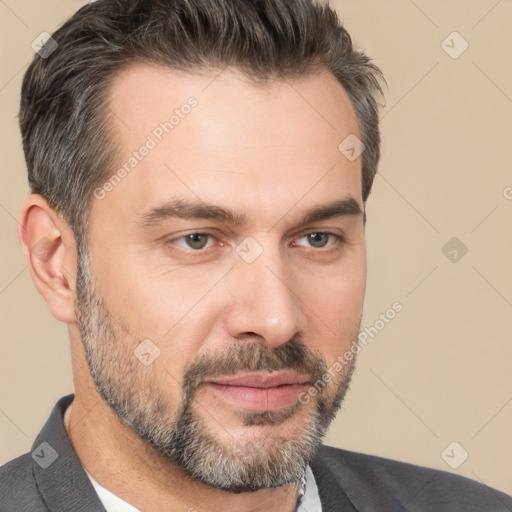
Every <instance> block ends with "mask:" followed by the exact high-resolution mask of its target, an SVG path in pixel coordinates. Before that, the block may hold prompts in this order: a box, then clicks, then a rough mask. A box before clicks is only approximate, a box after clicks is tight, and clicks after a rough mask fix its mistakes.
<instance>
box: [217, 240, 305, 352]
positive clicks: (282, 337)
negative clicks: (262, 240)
mask: <svg viewBox="0 0 512 512" xmlns="http://www.w3.org/2000/svg"><path fill="white" fill-rule="evenodd" d="M256 243H257V242H256ZM256 243H255V241H254V240H246V241H244V242H242V243H241V244H240V246H239V247H238V248H237V253H238V256H239V257H238V258H237V260H236V262H235V266H234V269H233V271H232V272H231V273H230V274H231V276H230V279H231V283H230V286H231V287H232V290H231V291H232V298H233V299H232V303H231V305H230V308H229V310H230V311H229V314H228V317H227V322H228V325H227V328H228V330H229V333H230V335H231V336H233V337H235V338H239V337H241V336H243V335H247V334H248V333H251V334H252V335H254V334H256V335H258V336H259V337H261V338H263V339H264V342H265V344H266V345H269V346H270V345H272V346H277V345H279V344H281V343H285V342H286V341H288V340H289V339H290V338H292V337H293V336H295V335H296V334H297V333H298V332H299V331H300V330H301V325H302V316H301V315H302V313H301V308H300V301H299V299H298V297H297V295H296V294H295V292H294V291H293V290H292V286H291V285H292V283H291V282H290V281H291V275H290V271H289V268H287V266H286V260H283V258H282V255H281V253H280V251H279V249H278V248H273V247H272V246H271V244H270V243H267V244H266V245H265V247H263V246H262V245H260V244H259V243H257V244H258V245H256Z"/></svg>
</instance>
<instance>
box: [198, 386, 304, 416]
mask: <svg viewBox="0 0 512 512" xmlns="http://www.w3.org/2000/svg"><path fill="white" fill-rule="evenodd" d="M207 386H208V388H209V389H210V390H211V391H212V392H213V393H215V394H216V395H217V396H220V397H221V398H223V399H224V400H228V401H229V402H232V403H234V404H236V405H238V406H240V407H242V408H244V409H247V410H249V411H276V410H279V409H282V408H283V407H286V406H290V405H293V404H294V403H296V402H297V400H298V399H299V395H300V394H301V393H302V392H304V391H306V390H307V389H308V384H283V385H282V386H276V387H272V388H251V387H247V386H226V385H224V384H215V383H213V382H209V383H208V385H207Z"/></svg>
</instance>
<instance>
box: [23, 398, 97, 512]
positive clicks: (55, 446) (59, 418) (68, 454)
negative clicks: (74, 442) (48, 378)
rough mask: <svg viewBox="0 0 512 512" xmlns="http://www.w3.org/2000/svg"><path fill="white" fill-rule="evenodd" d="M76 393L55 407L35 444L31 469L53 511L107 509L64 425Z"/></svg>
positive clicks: (77, 511) (40, 490)
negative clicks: (74, 448) (68, 408)
mask: <svg viewBox="0 0 512 512" xmlns="http://www.w3.org/2000/svg"><path fill="white" fill-rule="evenodd" d="M74 396H75V395H74V394H71V395H67V396H64V397H62V398H61V399H60V400H59V401H58V402H57V404H56V405H55V407H54V408H53V410H52V412H51V414H50V417H49V418H48V420H47V421H46V423H45V425H44V427H43V428H42V430H41V432H40V433H39V435H38V436H37V438H36V440H35V442H34V444H33V446H32V459H33V460H32V472H33V475H34V479H35V481H36V484H37V487H38V489H39V493H40V494H41V497H42V499H43V501H44V502H45V504H46V507H47V508H48V510H50V511H52V512H57V511H58V512H68V511H69V512H72V511H73V512H106V510H105V508H104V507H103V505H102V504H101V501H100V499H99V498H98V495H97V494H96V491H95V490H94V487H93V486H92V484H91V481H90V480H89V477H88V476H87V474H86V473H85V471H84V468H83V466H82V464H81V463H80V461H79V459H78V457H77V455H76V453H75V451H74V450H73V447H72V446H71V442H70V440H69V438H68V434H67V432H66V429H65V428H64V420H63V416H64V412H65V410H66V408H67V407H68V405H69V404H70V403H71V402H72V401H73V398H74Z"/></svg>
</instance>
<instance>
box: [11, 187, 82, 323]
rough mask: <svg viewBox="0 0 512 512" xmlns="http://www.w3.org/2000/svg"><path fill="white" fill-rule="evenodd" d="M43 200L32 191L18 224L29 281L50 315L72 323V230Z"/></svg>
mask: <svg viewBox="0 0 512 512" xmlns="http://www.w3.org/2000/svg"><path fill="white" fill-rule="evenodd" d="M66 228H67V224H66V223H65V222H64V221H63V219H62V218H61V217H60V215H59V214H58V213H57V212H55V210H53V209H52V208H50V206H49V205H48V203H47V202H46V200H45V199H44V198H43V197H42V196H40V195H38V194H31V195H30V196H28V197H27V199H26V200H25V202H24V204H23V206H22V210H21V214H20V222H19V226H18V240H19V242H20V244H21V247H22V249H23V252H24V254H25V258H26V260H27V264H28V267H29V270H30V275H31V276H32V280H33V281H34V284H35V285H36V288H37V289H38V291H39V293H40V294H41V295H42V296H43V298H44V299H45V301H46V302H47V304H48V306H49V308H50V311H51V313H52V315H53V316H54V317H55V318H57V320H60V321H61V322H65V323H68V324H70V323H75V322H76V316H75V306H74V301H75V282H76V275H75V273H76V270H75V269H76V251H75V248H74V238H73V235H72V232H71V230H70V229H69V228H68V229H66Z"/></svg>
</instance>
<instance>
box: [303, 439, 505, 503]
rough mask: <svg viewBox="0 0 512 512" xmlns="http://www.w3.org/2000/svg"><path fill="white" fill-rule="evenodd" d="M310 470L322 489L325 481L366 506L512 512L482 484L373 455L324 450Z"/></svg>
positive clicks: (500, 496) (502, 498)
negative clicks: (383, 502)
mask: <svg viewBox="0 0 512 512" xmlns="http://www.w3.org/2000/svg"><path fill="white" fill-rule="evenodd" d="M311 467H312V469H313V474H314V475H315V478H316V479H317V480H319V486H320V485H322V480H323V479H326V480H327V481H329V482H330V483H331V485H332V484H333V483H334V482H336V483H337V484H338V485H339V486H341V487H342V488H343V490H344V491H345V493H346V494H347V495H348V496H349V497H350V496H352V497H353V501H354V502H359V503H365V504H366V505H368V504H370V503H373V500H374V501H377V500H379V501H381V500H384V499H386V500H387V501H390V500H391V499H393V500H394V501H396V503H398V504H400V505H401V506H403V507H404V508H403V510H436V511H438V512H441V511H453V510H464V511H465V512H469V511H475V512H476V511H484V510H485V511H487V510H489V511H491V510H492V511H495V512H501V511H503V512H505V511H512V498H511V497H510V496H508V495H506V494H505V493H503V492H500V491H498V490H496V489H493V488H491V487H488V486H486V485H483V484H481V483H479V482H476V481H474V480H471V479H469V478H465V477H462V476H459V475H455V474H453V473H449V472H447V471H441V470H437V469H432V468H427V467H423V466H418V465H415V464H409V463H406V462H400V461H396V460H392V459H387V458H384V457H378V456H375V455H366V454H363V453H357V452H352V451H348V450H342V449H338V448H333V447H330V446H324V445H322V446H321V447H320V448H319V450H318V452H317V454H316V455H315V457H314V459H313V461H312V463H311ZM315 470H316V471H315ZM391 497H392V498H391Z"/></svg>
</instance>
